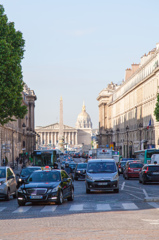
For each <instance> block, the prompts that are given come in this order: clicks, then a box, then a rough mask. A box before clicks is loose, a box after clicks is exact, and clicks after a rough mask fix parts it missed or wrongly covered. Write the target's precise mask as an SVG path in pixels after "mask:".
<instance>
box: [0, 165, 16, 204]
mask: <svg viewBox="0 0 159 240" xmlns="http://www.w3.org/2000/svg"><path fill="white" fill-rule="evenodd" d="M11 195H12V196H13V198H16V196H17V181H16V176H15V174H14V172H13V170H12V169H11V168H10V167H0V198H5V200H7V201H9V200H10V196H11Z"/></svg>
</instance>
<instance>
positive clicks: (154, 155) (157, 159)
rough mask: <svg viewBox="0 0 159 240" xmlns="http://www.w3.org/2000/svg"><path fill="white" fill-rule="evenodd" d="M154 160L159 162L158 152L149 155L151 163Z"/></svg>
mask: <svg viewBox="0 0 159 240" xmlns="http://www.w3.org/2000/svg"><path fill="white" fill-rule="evenodd" d="M155 161H156V162H157V164H159V154H153V155H152V156H151V164H154V162H155Z"/></svg>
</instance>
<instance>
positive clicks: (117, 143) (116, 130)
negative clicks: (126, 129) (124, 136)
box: [116, 128, 120, 150]
mask: <svg viewBox="0 0 159 240" xmlns="http://www.w3.org/2000/svg"><path fill="white" fill-rule="evenodd" d="M116 132H117V144H116V145H118V142H119V132H120V130H119V128H117V130H116ZM117 150H118V149H117Z"/></svg>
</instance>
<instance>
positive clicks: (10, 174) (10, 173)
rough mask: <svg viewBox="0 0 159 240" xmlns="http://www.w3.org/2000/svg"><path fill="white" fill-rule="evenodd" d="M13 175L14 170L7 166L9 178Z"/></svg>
mask: <svg viewBox="0 0 159 240" xmlns="http://www.w3.org/2000/svg"><path fill="white" fill-rule="evenodd" d="M11 176H13V172H12V171H11V169H10V168H7V178H8V177H11Z"/></svg>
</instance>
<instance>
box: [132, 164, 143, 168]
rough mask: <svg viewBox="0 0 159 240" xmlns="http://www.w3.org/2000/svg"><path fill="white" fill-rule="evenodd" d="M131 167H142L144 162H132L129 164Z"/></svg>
mask: <svg viewBox="0 0 159 240" xmlns="http://www.w3.org/2000/svg"><path fill="white" fill-rule="evenodd" d="M129 167H130V168H142V167H143V164H142V163H131V164H130V165H129Z"/></svg>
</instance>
